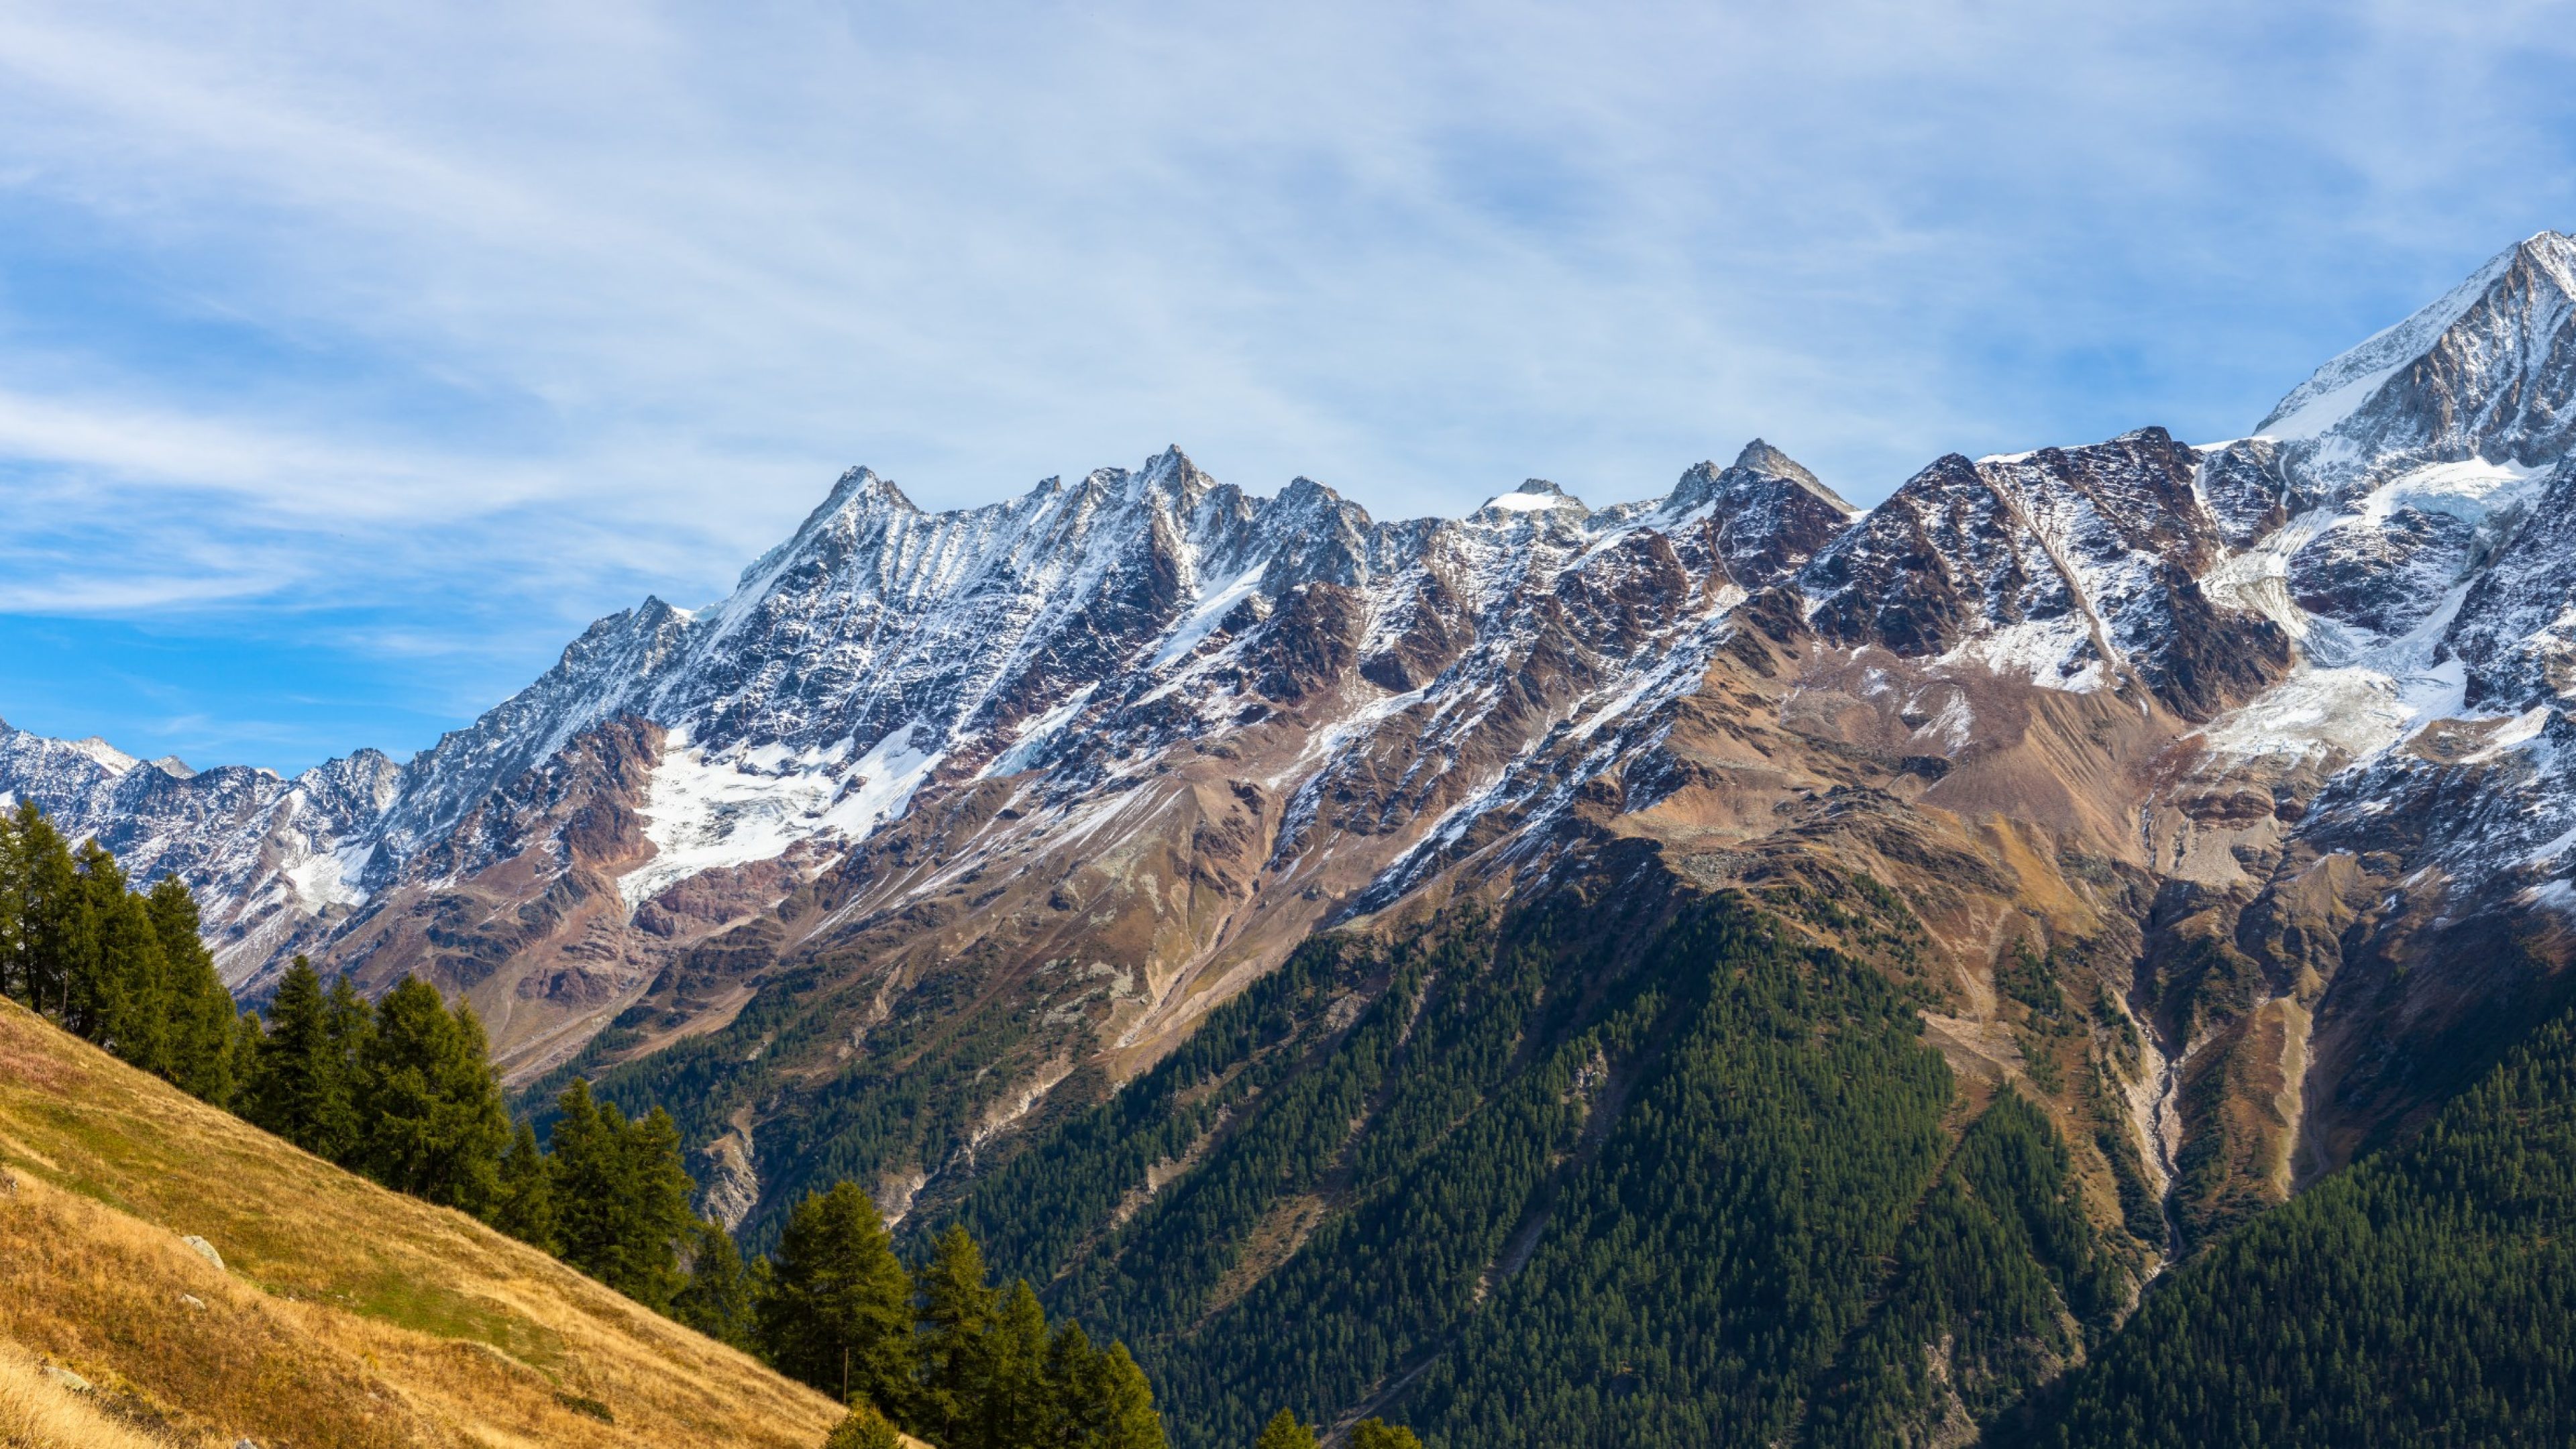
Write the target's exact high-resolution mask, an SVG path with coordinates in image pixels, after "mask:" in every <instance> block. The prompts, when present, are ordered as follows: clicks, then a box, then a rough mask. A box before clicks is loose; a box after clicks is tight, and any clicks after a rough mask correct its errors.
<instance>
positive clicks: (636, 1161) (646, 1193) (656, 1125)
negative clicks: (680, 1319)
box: [625, 1107, 697, 1312]
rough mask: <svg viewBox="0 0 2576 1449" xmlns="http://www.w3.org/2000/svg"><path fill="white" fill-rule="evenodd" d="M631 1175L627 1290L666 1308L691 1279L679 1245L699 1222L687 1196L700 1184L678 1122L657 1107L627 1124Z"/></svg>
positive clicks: (667, 1308)
mask: <svg viewBox="0 0 2576 1449" xmlns="http://www.w3.org/2000/svg"><path fill="white" fill-rule="evenodd" d="M625 1148H626V1156H627V1169H626V1171H627V1180H628V1181H629V1182H631V1183H633V1184H634V1194H635V1195H634V1199H633V1201H632V1203H631V1204H630V1206H629V1209H628V1232H629V1233H630V1234H631V1236H630V1238H629V1242H630V1245H631V1246H630V1249H629V1252H630V1256H631V1260H632V1261H633V1263H634V1264H635V1282H634V1286H633V1287H630V1288H628V1289H627V1290H626V1292H627V1294H628V1295H629V1296H630V1297H632V1298H634V1299H635V1300H636V1301H637V1302H639V1303H643V1304H646V1305H648V1306H650V1307H651V1308H653V1309H655V1310H656V1311H659V1312H668V1311H669V1309H670V1304H671V1299H672V1297H673V1295H675V1294H677V1293H678V1292H679V1291H680V1289H681V1287H682V1286H684V1285H685V1283H686V1282H687V1280H686V1278H685V1277H684V1276H683V1275H682V1274H681V1272H680V1246H681V1244H683V1243H684V1242H686V1241H688V1239H689V1237H690V1236H691V1234H692V1233H693V1231H694V1230H695V1228H696V1226H697V1219H696V1217H695V1216H693V1215H692V1214H691V1213H690V1211H689V1199H690V1198H691V1197H692V1196H694V1195H695V1194H696V1192H697V1184H696V1183H695V1182H694V1181H692V1180H691V1179H690V1177H689V1172H688V1169H687V1168H686V1167H684V1166H682V1165H681V1159H680V1124H679V1123H677V1122H674V1121H672V1120H671V1114H670V1113H668V1112H665V1111H663V1110H662V1109H661V1108H659V1107H656V1108H654V1109H653V1110H652V1111H650V1112H648V1113H646V1114H645V1115H644V1116H643V1117H642V1118H640V1119H638V1120H637V1121H635V1122H634V1123H632V1124H631V1125H629V1126H628V1127H627V1129H626V1142H625Z"/></svg>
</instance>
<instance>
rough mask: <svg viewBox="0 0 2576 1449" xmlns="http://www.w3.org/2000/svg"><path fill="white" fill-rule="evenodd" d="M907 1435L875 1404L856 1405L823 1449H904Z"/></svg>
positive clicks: (834, 1430) (827, 1440)
mask: <svg viewBox="0 0 2576 1449" xmlns="http://www.w3.org/2000/svg"><path fill="white" fill-rule="evenodd" d="M902 1444H903V1435H902V1434H900V1433H899V1432H897V1431H896V1429H895V1427H894V1421H893V1420H891V1419H888V1418H887V1417H886V1416H885V1415H883V1414H881V1413H878V1412H877V1407H876V1405H874V1404H868V1403H860V1404H855V1405H852V1406H851V1408H850V1412H849V1416H848V1417H846V1418H844V1419H842V1420H841V1422H840V1423H839V1424H838V1425H836V1426H834V1428H833V1430H832V1434H831V1437H830V1438H828V1439H825V1440H824V1441H823V1449H901V1446H902Z"/></svg>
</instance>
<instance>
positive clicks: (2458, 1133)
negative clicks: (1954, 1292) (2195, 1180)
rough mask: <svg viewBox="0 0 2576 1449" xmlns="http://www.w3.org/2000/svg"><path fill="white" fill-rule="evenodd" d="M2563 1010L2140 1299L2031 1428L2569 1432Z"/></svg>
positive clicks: (2572, 1051)
mask: <svg viewBox="0 0 2576 1449" xmlns="http://www.w3.org/2000/svg"><path fill="white" fill-rule="evenodd" d="M2571 1233H2576V1020H2571V1019H2570V1018H2568V1017H2564V1016H2562V1017H2560V1018H2559V1019H2558V1020H2556V1021H2554V1022H2552V1023H2550V1024H2549V1025H2547V1026H2545V1027H2543V1028H2541V1029H2540V1030H2539V1031H2537V1032H2535V1033H2534V1034H2533V1035H2532V1036H2531V1037H2530V1038H2529V1039H2528V1040H2526V1041H2525V1042H2524V1043H2523V1044H2522V1045H2521V1046H2520V1047H2518V1048H2516V1049H2515V1050H2514V1051H2513V1052H2511V1053H2510V1054H2508V1055H2507V1057H2506V1059H2505V1061H2504V1062H2503V1063H2502V1064H2501V1065H2499V1066H2498V1067H2497V1068H2496V1069H2495V1070H2494V1071H2493V1072H2492V1073H2490V1074H2489V1075H2488V1076H2487V1077H2486V1079H2485V1080H2484V1081H2482V1082H2480V1083H2479V1084H2478V1085H2477V1086H2475V1087H2473V1088H2471V1089H2470V1090H2469V1091H2468V1092H2466V1093H2465V1094H2463V1095H2462V1096H2460V1097H2458V1098H2456V1099H2455V1100H2453V1101H2452V1102H2451V1103H2450V1105H2449V1106H2448V1107H2446V1108H2444V1109H2443V1111H2442V1112H2441V1114H2440V1116H2439V1117H2438V1118H2437V1119H2436V1120H2435V1121H2434V1122H2433V1124H2432V1125H2431V1126H2430V1127H2429V1128H2428V1129H2427V1130H2426V1131H2425V1132H2424V1133H2423V1134H2422V1135H2421V1136H2419V1137H2417V1138H2416V1139H2415V1140H2414V1141H2412V1142H2410V1143H2408V1144H2406V1145H2405V1146H2403V1147H2400V1148H2397V1149H2395V1150H2392V1151H2390V1152H2387V1153H2385V1154H2383V1155H2381V1156H2379V1157H2376V1158H2373V1159H2370V1160H2367V1161H2364V1162H2362V1163H2360V1164H2358V1165H2356V1166H2354V1167H2353V1168H2351V1169H2350V1170H2348V1171H2346V1172H2344V1173H2341V1174H2339V1175H2338V1176H2335V1177H2332V1178H2329V1179H2327V1180H2326V1181H2324V1182H2322V1183H2319V1184H2318V1185H2317V1186H2316V1187H2314V1188H2312V1189H2310V1190H2309V1191H2308V1192H2307V1193H2305V1194H2303V1195H2302V1196H2300V1197H2298V1198H2296V1199H2294V1200H2292V1201H2291V1202H2290V1203H2288V1204H2287V1205H2285V1206H2283V1207H2279V1208H2276V1209H2274V1210H2273V1211H2271V1212H2270V1213H2268V1214H2266V1215H2265V1216H2263V1217H2261V1218H2258V1219H2256V1220H2254V1221H2253V1222H2252V1223H2249V1224H2248V1225H2246V1226H2245V1227H2243V1228H2241V1229H2239V1230H2238V1231H2237V1232H2236V1233H2235V1234H2234V1235H2233V1236H2231V1237H2229V1238H2227V1239H2225V1240H2223V1241H2222V1242H2220V1243H2219V1244H2218V1245H2217V1246H2216V1247H2215V1248H2213V1249H2212V1250H2211V1251H2210V1252H2209V1253H2208V1254H2207V1255H2206V1256H2204V1257H2201V1258H2199V1259H2197V1260H2195V1261H2194V1262H2192V1263H2191V1264H2190V1265H2189V1266H2187V1267H2185V1268H2183V1269H2182V1270H2181V1271H2180V1272H2179V1273H2178V1274H2177V1275H2176V1276H2175V1278H2174V1280H2173V1281H2172V1282H2171V1283H2169V1284H2164V1285H2160V1286H2159V1288H2158V1289H2157V1291H2155V1292H2154V1293H2152V1294H2150V1295H2149V1297H2148V1298H2147V1301H2146V1303H2145V1304H2144V1305H2143V1306H2142V1307H2141V1308H2140V1310H2139V1311H2138V1313H2137V1315H2136V1316H2135V1317H2134V1318H2132V1319H2131V1320H2130V1321H2129V1324H2128V1326H2127V1327H2126V1328H2125V1329H2124V1330H2122V1332H2121V1333H2120V1335H2119V1336H2118V1337H2117V1338H2116V1339H2115V1340H2113V1341H2112V1343H2111V1344H2110V1345H2108V1347H2107V1348H2106V1349H2105V1351H2104V1352H2103V1353H2102V1354H2101V1355H2100V1357H2099V1359H2098V1360H2097V1361H2096V1362H2095V1363H2093V1364H2092V1365H2090V1366H2088V1367H2087V1368H2086V1369H2084V1370H2082V1371H2081V1372H2079V1373H2077V1374H2075V1375H2073V1376H2071V1377H2070V1379H2069V1380H2068V1381H2067V1382H2066V1383H2065V1384H2064V1385H2063V1386H2062V1388H2061V1390H2060V1391H2059V1393H2058V1394H2057V1395H2056V1397H2057V1398H2058V1399H2059V1400H2060V1402H2058V1403H2057V1404H2056V1405H2055V1406H2054V1408H2053V1412H2052V1414H2051V1419H2052V1420H2053V1422H2050V1423H2049V1424H2048V1425H2047V1426H2046V1428H2045V1429H2044V1430H2043V1431H2042V1432H2040V1433H2037V1434H2035V1435H2032V1436H2030V1437H2031V1440H2032V1442H2035V1443H2039V1444H2052V1445H2083V1446H2104V1449H2132V1446H2135V1449H2147V1446H2171V1449H2227V1446H2236V1445H2247V1446H2251V1445H2257V1444H2260V1445H2266V1446H2301V1445H2314V1446H2320V1449H2323V1446H2340V1445H2350V1444H2425V1445H2435V1444H2438V1445H2468V1444H2497V1445H2502V1444H2530V1445H2543V1444H2568V1443H2576V1237H2571Z"/></svg>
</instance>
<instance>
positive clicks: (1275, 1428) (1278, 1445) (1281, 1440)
mask: <svg viewBox="0 0 2576 1449" xmlns="http://www.w3.org/2000/svg"><path fill="white" fill-rule="evenodd" d="M1252 1449H1315V1431H1314V1430H1313V1429H1310V1428H1308V1427H1307V1426H1305V1425H1304V1424H1300V1423H1298V1422H1297V1416H1296V1415H1295V1414H1292V1413H1290V1412H1288V1411H1287V1410H1286V1409H1281V1410H1280V1411H1279V1412H1278V1413H1276V1414H1274V1415H1272V1416H1271V1418H1270V1423H1269V1424H1268V1425H1267V1426H1266V1427H1264V1428H1263V1429H1262V1431H1261V1437H1260V1438H1258V1439H1255V1440H1253V1441H1252Z"/></svg>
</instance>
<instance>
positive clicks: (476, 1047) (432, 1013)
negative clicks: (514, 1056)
mask: <svg viewBox="0 0 2576 1449" xmlns="http://www.w3.org/2000/svg"><path fill="white" fill-rule="evenodd" d="M358 1080H359V1092H358V1106H359V1118H360V1120H361V1121H362V1122H363V1123H364V1130H363V1136H362V1138H361V1140H360V1142H359V1144H358V1147H357V1150H356V1155H355V1158H354V1164H355V1165H356V1166H357V1168H358V1169H359V1170H360V1171H362V1172H364V1173H366V1174H367V1175H368V1176H370V1177H373V1178H374V1179H375V1180H376V1181H378V1182H381V1183H383V1184H384V1185H385V1186H387V1187H390V1188H393V1189H395V1190H397V1191H400V1192H407V1193H410V1194H412V1195H413V1196H415V1197H419V1198H424V1199H427V1200H428V1201H430V1202H434V1203H438V1204H440V1205H442V1206H445V1207H452V1208H460V1209H462V1210H464V1211H466V1212H470V1213H482V1212H485V1211H487V1210H488V1209H489V1208H490V1206H491V1203H492V1199H493V1197H494V1195H495V1194H497V1193H498V1192H499V1190H500V1169H501V1153H502V1151H503V1150H504V1149H505V1148H506V1147H507V1146H508V1145H509V1141H510V1119H509V1114H508V1113H507V1112H505V1111H504V1110H503V1109H502V1106H501V1084H500V1081H499V1079H498V1078H496V1077H495V1076H494V1075H493V1073H492V1063H491V1061H490V1059H489V1057H488V1055H487V1049H486V1047H485V1045H484V1040H483V1025H482V1023H481V1022H479V1021H477V1020H476V1019H475V1017H474V1013H473V1012H472V1011H471V1010H468V1009H465V1008H463V1007H461V1006H460V1007H459V1009H458V1010H457V1011H456V1013H455V1014H453V1015H451V1014H450V1013H449V1012H448V1010H447V1004H446V1003H445V1002H444V1001H442V1000H440V999H439V995H438V991H437V989H436V988H435V987H432V986H430V985H429V984H428V983H426V982H423V981H422V980H420V979H419V978H418V977H405V978H403V981H402V984H400V985H398V986H396V987H395V988H394V989H393V990H392V991H391V992H389V993H388V994H387V995H386V996H385V999H384V1000H383V1001H382V1002H381V1003H379V1004H378V1006H377V1007H376V1013H375V1026H374V1030H373V1031H371V1032H369V1033H367V1034H366V1036H365V1037H364V1038H363V1039H362V1043H361V1048H360V1052H359V1073H358Z"/></svg>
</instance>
